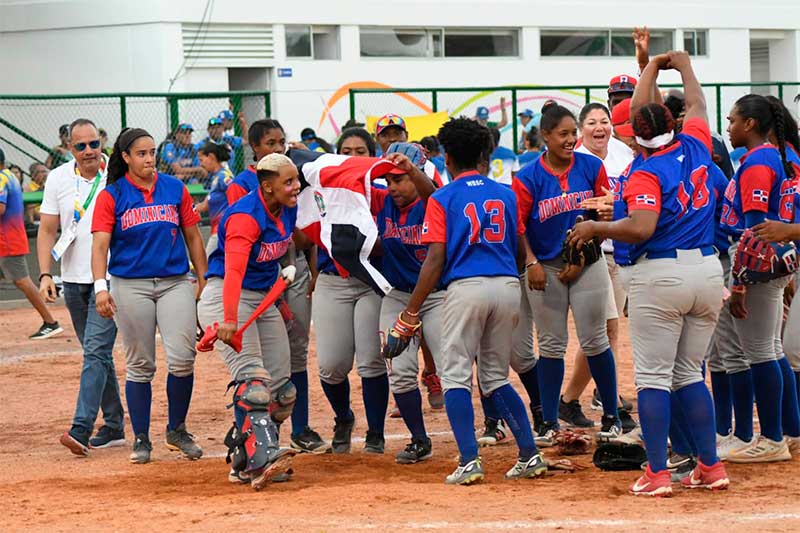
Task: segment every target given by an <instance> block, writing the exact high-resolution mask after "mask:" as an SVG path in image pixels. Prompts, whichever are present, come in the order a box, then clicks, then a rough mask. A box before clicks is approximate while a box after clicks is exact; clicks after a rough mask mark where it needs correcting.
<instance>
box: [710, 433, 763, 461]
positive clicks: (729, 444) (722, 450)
mask: <svg viewBox="0 0 800 533" xmlns="http://www.w3.org/2000/svg"><path fill="white" fill-rule="evenodd" d="M755 443H756V438H755V437H753V438H752V439H751V440H750V442H746V441H743V440H742V439H740V438H739V437H737V436H736V435H734V434H733V432H731V433H729V434H728V435H727V436H726V437H720V436H719V435H717V457H719V460H720V461H727V460H728V456H729V455H730V454H731V452H732V451H734V450H739V449H741V448H747V447H748V446H753V445H754V444H755Z"/></svg>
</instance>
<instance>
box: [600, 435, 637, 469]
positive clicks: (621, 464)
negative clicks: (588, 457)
mask: <svg viewBox="0 0 800 533" xmlns="http://www.w3.org/2000/svg"><path fill="white" fill-rule="evenodd" d="M645 461H647V453H645V451H644V448H643V447H642V446H640V445H638V444H624V443H621V442H619V443H616V442H606V443H603V444H600V445H599V446H598V447H597V449H596V450H595V452H594V456H593V457H592V462H593V463H594V465H595V466H596V467H597V468H599V469H600V470H610V471H619V470H640V469H641V468H642V464H643V463H644V462H645Z"/></svg>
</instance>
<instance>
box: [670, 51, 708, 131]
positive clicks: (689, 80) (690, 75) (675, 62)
mask: <svg viewBox="0 0 800 533" xmlns="http://www.w3.org/2000/svg"><path fill="white" fill-rule="evenodd" d="M667 57H668V58H669V68H673V69H675V70H677V71H678V72H680V73H681V80H682V81H683V94H684V97H685V98H686V116H685V118H684V122H685V121H687V120H689V119H690V118H695V117H697V118H701V119H703V121H704V122H706V123H708V113H707V112H706V97H705V95H704V94H703V88H702V87H701V86H700V82H699V81H698V80H697V76H695V74H694V69H693V68H692V62H691V60H690V59H689V53H688V52H680V51H677V52H676V51H672V52H667Z"/></svg>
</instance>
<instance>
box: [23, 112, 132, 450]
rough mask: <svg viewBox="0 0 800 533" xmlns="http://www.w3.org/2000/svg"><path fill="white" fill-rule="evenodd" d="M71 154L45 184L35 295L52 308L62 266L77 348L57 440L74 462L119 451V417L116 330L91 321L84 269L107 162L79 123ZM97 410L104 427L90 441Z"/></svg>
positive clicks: (91, 129) (96, 139) (94, 316)
mask: <svg viewBox="0 0 800 533" xmlns="http://www.w3.org/2000/svg"><path fill="white" fill-rule="evenodd" d="M70 147H71V148H70V149H71V150H72V155H73V156H74V157H75V163H66V164H63V165H61V166H59V167H57V168H55V169H53V171H52V172H51V173H50V176H48V178H47V184H46V185H45V188H44V198H43V200H42V209H41V211H42V218H41V222H40V224H39V234H38V236H37V239H36V251H37V256H38V258H39V267H40V269H41V271H42V274H41V276H39V278H40V279H39V294H41V295H42V297H43V298H44V299H45V300H47V301H49V302H55V301H56V296H57V291H56V285H55V282H54V281H53V276H52V275H51V272H52V270H51V268H52V266H53V263H54V257H55V258H57V259H58V260H60V261H61V278H62V280H63V282H64V303H65V304H66V306H67V310H68V311H69V314H70V318H71V319H72V326H73V328H74V329H75V334H76V336H77V337H78V342H80V343H81V346H82V347H83V365H82V367H81V379H80V388H79V389H78V400H77V402H76V406H75V414H74V416H73V419H72V426H71V427H70V429H69V431H66V432H65V433H64V434H62V435H61V438H60V441H59V442H61V444H62V445H64V446H66V447H67V448H68V449H69V450H70V451H71V452H72V453H73V454H75V455H78V456H85V455H88V454H89V448H107V447H110V446H122V445H124V444H125V433H124V424H125V413H124V412H123V408H122V401H121V400H120V394H119V384H118V382H117V373H116V370H115V368H114V357H113V350H114V340H115V339H116V337H117V327H116V325H115V324H114V320H113V319H109V318H103V317H101V316H100V315H99V314H98V313H97V308H96V307H95V294H94V283H93V281H94V277H93V276H92V266H91V259H92V233H91V225H92V215H93V213H94V206H95V203H96V202H97V197H98V196H99V195H100V192H101V191H102V190H103V188H104V187H105V184H106V165H107V163H108V158H107V157H106V156H105V155H103V152H102V143H101V141H100V135H99V131H98V130H97V128H96V127H95V125H94V124H92V122H91V121H89V120H86V119H78V120H76V121H74V122H73V123H72V124H71V125H70ZM76 206H77V208H78V209H77V210H76ZM59 226H60V227H61V237H59V235H58V229H59ZM100 410H102V412H103V425H102V426H100V428H99V429H98V430H97V434H96V435H95V436H93V437H92V431H93V429H94V423H95V420H96V419H97V414H98V412H99V411H100Z"/></svg>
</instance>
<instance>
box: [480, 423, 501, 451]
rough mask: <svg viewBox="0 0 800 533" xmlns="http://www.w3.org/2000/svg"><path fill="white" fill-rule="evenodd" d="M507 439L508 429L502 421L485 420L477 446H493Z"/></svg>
mask: <svg viewBox="0 0 800 533" xmlns="http://www.w3.org/2000/svg"><path fill="white" fill-rule="evenodd" d="M506 439H508V428H506V423H505V422H503V420H495V419H494V418H486V419H485V420H484V423H483V433H482V434H481V436H480V437H478V446H481V447H484V446H495V445H497V444H501V443H502V442H505V441H506Z"/></svg>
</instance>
